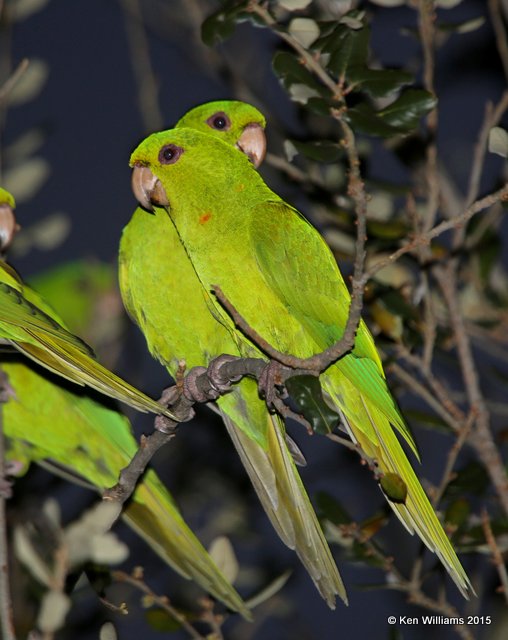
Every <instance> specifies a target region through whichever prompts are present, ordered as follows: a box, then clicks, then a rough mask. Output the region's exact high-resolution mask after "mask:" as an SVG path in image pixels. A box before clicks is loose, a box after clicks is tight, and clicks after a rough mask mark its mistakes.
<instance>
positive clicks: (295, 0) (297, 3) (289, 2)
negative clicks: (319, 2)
mask: <svg viewBox="0 0 508 640" xmlns="http://www.w3.org/2000/svg"><path fill="white" fill-rule="evenodd" d="M311 2H312V0H277V4H279V5H280V6H281V7H282V8H283V9H287V10H288V11H300V10H301V9H305V8H306V7H308V6H309V4H310V3H311Z"/></svg>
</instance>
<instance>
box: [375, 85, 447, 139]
mask: <svg viewBox="0 0 508 640" xmlns="http://www.w3.org/2000/svg"><path fill="white" fill-rule="evenodd" d="M436 104H437V100H436V98H435V97H434V96H433V95H432V94H431V93H429V92H428V91H425V90H424V89H407V90H406V91H404V92H403V93H402V94H401V95H400V96H399V97H398V98H397V100H394V102H392V103H391V104H390V105H388V106H387V107H385V108H384V109H382V110H381V111H379V112H378V116H379V117H380V118H382V119H383V121H384V122H385V123H387V124H389V125H390V126H392V127H395V128H397V129H398V130H399V131H401V132H406V133H409V131H412V130H413V129H416V127H417V126H418V123H419V121H420V118H421V117H422V116H424V115H426V114H427V113H429V111H432V109H434V107H435V106H436Z"/></svg>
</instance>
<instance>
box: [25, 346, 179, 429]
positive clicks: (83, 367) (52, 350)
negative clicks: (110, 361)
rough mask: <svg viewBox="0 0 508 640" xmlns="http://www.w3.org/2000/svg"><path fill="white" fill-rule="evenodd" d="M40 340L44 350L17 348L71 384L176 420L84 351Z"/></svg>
mask: <svg viewBox="0 0 508 640" xmlns="http://www.w3.org/2000/svg"><path fill="white" fill-rule="evenodd" d="M36 338H37V339H38V340H39V342H40V346H36V345H34V344H31V343H28V342H26V343H24V342H19V341H16V342H14V346H15V347H16V348H17V349H19V351H21V352H22V353H24V354H25V355H26V356H28V357H29V358H31V359H32V360H34V361H35V362H37V363H38V364H40V365H42V366H43V367H45V368H46V369H49V370H50V371H52V372H53V373H56V374H57V375H60V376H62V377H64V378H66V379H67V380H70V381H71V382H75V383H76V384H79V385H87V386H88V387H91V388H92V389H95V390H96V391H98V392H99V393H103V394H104V395H106V396H108V397H110V398H114V399H116V400H118V401H120V402H123V403H125V404H127V405H129V406H131V407H133V408H134V409H137V410H138V411H142V412H150V413H155V414H164V415H166V416H168V417H169V418H172V417H173V415H172V414H171V412H170V411H168V410H167V409H166V408H165V407H163V406H162V405H160V404H159V403H158V402H157V401H156V400H152V398H149V397H148V396H147V395H145V394H144V393H142V392H141V391H139V390H138V389H136V388H135V387H133V386H131V385H130V384H129V383H128V382H125V380H122V378H120V377H118V376H117V375H116V374H114V373H113V372H112V371H109V369H106V368H105V367H103V366H102V365H101V364H100V363H99V362H97V360H95V359H94V358H92V357H90V356H89V355H87V354H86V353H84V352H83V351H82V350H80V349H77V348H75V347H74V346H72V345H70V344H67V343H66V344H59V343H58V342H57V341H54V340H48V339H45V340H43V338H42V336H36Z"/></svg>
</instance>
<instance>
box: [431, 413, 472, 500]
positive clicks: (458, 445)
mask: <svg viewBox="0 0 508 640" xmlns="http://www.w3.org/2000/svg"><path fill="white" fill-rule="evenodd" d="M475 419H476V416H475V415H474V413H471V414H470V415H469V417H468V419H467V420H466V422H464V424H463V426H462V427H461V429H460V431H459V434H458V437H457V439H456V440H455V442H454V443H453V446H452V448H451V449H450V451H449V452H448V458H447V460H446V465H445V468H444V470H443V474H442V476H441V482H440V483H439V486H438V488H437V489H436V490H435V491H434V492H433V493H432V500H431V502H432V504H433V506H434V507H437V505H438V504H439V502H440V500H441V498H442V497H443V494H444V492H445V490H446V487H447V486H448V485H449V484H450V482H451V480H452V473H453V467H454V466H455V463H456V462H457V458H458V456H459V453H460V452H461V450H462V447H463V446H464V444H465V443H466V440H467V438H468V436H469V433H470V431H471V429H472V427H473V424H474V422H475Z"/></svg>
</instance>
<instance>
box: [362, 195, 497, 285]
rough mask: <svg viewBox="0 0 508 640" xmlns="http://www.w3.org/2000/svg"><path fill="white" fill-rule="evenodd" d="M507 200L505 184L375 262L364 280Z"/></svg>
mask: <svg viewBox="0 0 508 640" xmlns="http://www.w3.org/2000/svg"><path fill="white" fill-rule="evenodd" d="M507 200H508V184H505V185H503V186H502V187H501V189H498V190H497V191H494V192H493V193H489V194H488V195H487V196H485V197H483V198H480V199H479V200H477V201H476V202H473V204H471V205H470V206H469V207H467V208H466V209H465V210H464V211H463V212H462V213H461V214H460V215H458V216H455V217H453V218H449V219H448V220H443V222H440V223H439V224H437V225H436V226H435V227H433V228H432V229H430V230H429V231H427V232H425V233H422V234H420V235H418V236H417V237H416V238H413V239H412V240H411V241H410V242H408V244H405V245H404V246H402V247H400V249H397V250H396V251H394V252H393V253H391V254H390V255H389V256H386V258H383V259H382V260H379V261H377V262H375V263H374V264H373V265H372V266H371V268H370V269H369V270H368V271H366V273H365V276H364V278H365V279H368V278H371V277H372V276H373V275H374V274H375V273H377V272H378V271H380V270H381V269H383V268H384V267H386V266H388V265H390V264H393V263H394V262H396V261H397V260H398V259H399V258H400V257H401V256H403V255H404V254H406V253H410V252H411V251H414V250H415V248H416V247H417V246H419V245H425V244H429V242H430V241H431V240H433V239H434V238H437V237H438V236H440V235H442V234H443V233H445V231H449V230H450V229H456V228H458V227H461V226H463V225H465V224H466V222H468V221H469V220H471V218H472V217H473V216H475V215H476V214H477V213H480V211H483V210H485V209H487V208H488V207H490V206H492V205H493V204H496V203H497V202H505V201H507Z"/></svg>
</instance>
